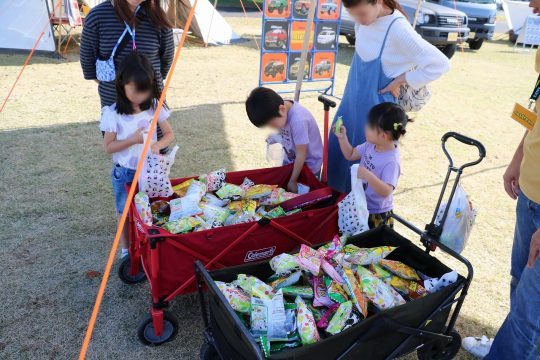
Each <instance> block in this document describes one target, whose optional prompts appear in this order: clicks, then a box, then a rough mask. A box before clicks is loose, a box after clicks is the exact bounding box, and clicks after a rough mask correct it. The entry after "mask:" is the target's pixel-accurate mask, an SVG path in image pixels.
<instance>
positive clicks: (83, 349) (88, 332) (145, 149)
mask: <svg viewBox="0 0 540 360" xmlns="http://www.w3.org/2000/svg"><path fill="white" fill-rule="evenodd" d="M197 1H198V0H195V1H194V2H193V6H192V7H191V10H190V12H189V15H188V18H187V20H186V26H185V29H184V31H183V32H182V37H181V39H180V43H179V44H178V48H177V51H176V54H175V55H174V60H173V63H172V66H171V71H170V73H169V76H168V77H167V80H166V81H165V86H164V87H163V92H162V93H161V96H160V98H159V102H158V105H157V107H156V112H155V113H154V118H153V119H152V123H151V124H150V128H149V130H148V136H147V137H146V140H145V142H144V147H143V150H142V153H141V157H140V158H139V162H138V163H137V170H136V171H135V175H134V177H133V182H132V184H131V187H130V189H129V193H128V196H127V199H126V204H125V206H124V210H123V211H122V216H121V217H120V222H119V223H118V228H117V229H116V235H115V237H114V241H113V244H112V247H111V251H110V253H109V258H108V260H107V265H106V266H105V271H104V272H103V278H102V279H101V283H100V285H99V289H98V293H97V296H96V302H95V304H94V308H93V310H92V315H91V316H90V320H89V322H88V328H87V329H86V335H85V336H84V340H83V343H82V347H81V351H80V353H79V360H84V359H85V357H86V352H87V351H88V346H89V345H90V340H91V339H92V332H93V331H94V327H95V325H96V319H97V316H98V314H99V308H100V306H101V302H102V301H103V294H104V293H105V288H106V287H107V281H108V280H109V275H110V273H111V268H112V265H113V262H114V257H115V254H116V250H117V249H118V243H119V242H120V234H121V233H122V229H123V228H124V224H125V223H126V218H127V213H128V211H129V206H130V204H131V201H132V200H133V196H134V195H135V188H136V187H137V183H138V181H139V174H140V173H141V170H142V164H143V159H144V158H145V157H144V156H142V154H146V153H147V152H148V149H149V147H150V139H152V136H153V134H154V131H155V129H156V125H157V119H158V118H159V114H160V113H161V109H162V107H163V103H164V102H165V95H166V94H167V90H168V89H169V85H170V83H171V79H172V77H173V74H174V70H175V68H176V63H177V62H178V59H179V58H180V51H181V50H182V47H183V46H184V41H185V40H186V36H187V33H188V31H189V27H190V25H191V19H192V18H193V15H194V13H195V7H196V6H197Z"/></svg>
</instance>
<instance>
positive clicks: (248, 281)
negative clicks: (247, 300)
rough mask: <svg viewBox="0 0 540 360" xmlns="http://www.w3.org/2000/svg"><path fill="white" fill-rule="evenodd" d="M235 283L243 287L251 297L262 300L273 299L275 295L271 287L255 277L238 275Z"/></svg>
mask: <svg viewBox="0 0 540 360" xmlns="http://www.w3.org/2000/svg"><path fill="white" fill-rule="evenodd" d="M233 283H234V284H235V285H237V286H239V287H241V288H242V289H243V290H244V291H245V292H247V293H248V294H249V295H251V296H256V297H258V298H260V299H272V297H273V296H274V294H275V293H274V289H272V287H271V286H270V285H268V284H265V283H264V282H262V281H261V280H259V279H257V278H256V277H255V276H249V275H246V274H238V276H237V278H236V280H235V281H234V282H233Z"/></svg>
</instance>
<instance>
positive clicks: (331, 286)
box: [324, 276, 349, 304]
mask: <svg viewBox="0 0 540 360" xmlns="http://www.w3.org/2000/svg"><path fill="white" fill-rule="evenodd" d="M324 284H325V285H326V289H327V293H328V297H329V298H330V299H331V300H332V301H334V302H337V303H339V304H342V303H344V302H345V301H347V300H349V297H348V296H347V293H346V292H345V290H344V289H343V287H342V286H341V285H340V284H338V283H337V282H336V281H334V280H332V278H330V277H329V276H325V277H324Z"/></svg>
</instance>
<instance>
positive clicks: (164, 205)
mask: <svg viewBox="0 0 540 360" xmlns="http://www.w3.org/2000/svg"><path fill="white" fill-rule="evenodd" d="M150 210H152V214H154V213H156V214H162V215H170V214H171V207H170V206H169V203H168V202H167V201H165V200H156V201H152V203H151V204H150Z"/></svg>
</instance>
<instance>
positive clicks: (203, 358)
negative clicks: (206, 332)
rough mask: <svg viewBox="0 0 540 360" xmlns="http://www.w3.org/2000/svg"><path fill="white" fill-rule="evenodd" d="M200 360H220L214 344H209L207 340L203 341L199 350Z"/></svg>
mask: <svg viewBox="0 0 540 360" xmlns="http://www.w3.org/2000/svg"><path fill="white" fill-rule="evenodd" d="M199 359H200V360H220V359H221V357H220V356H219V354H218V353H217V351H216V348H215V347H214V345H211V344H209V343H208V342H206V341H205V342H203V344H202V346H201V350H200V352H199Z"/></svg>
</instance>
